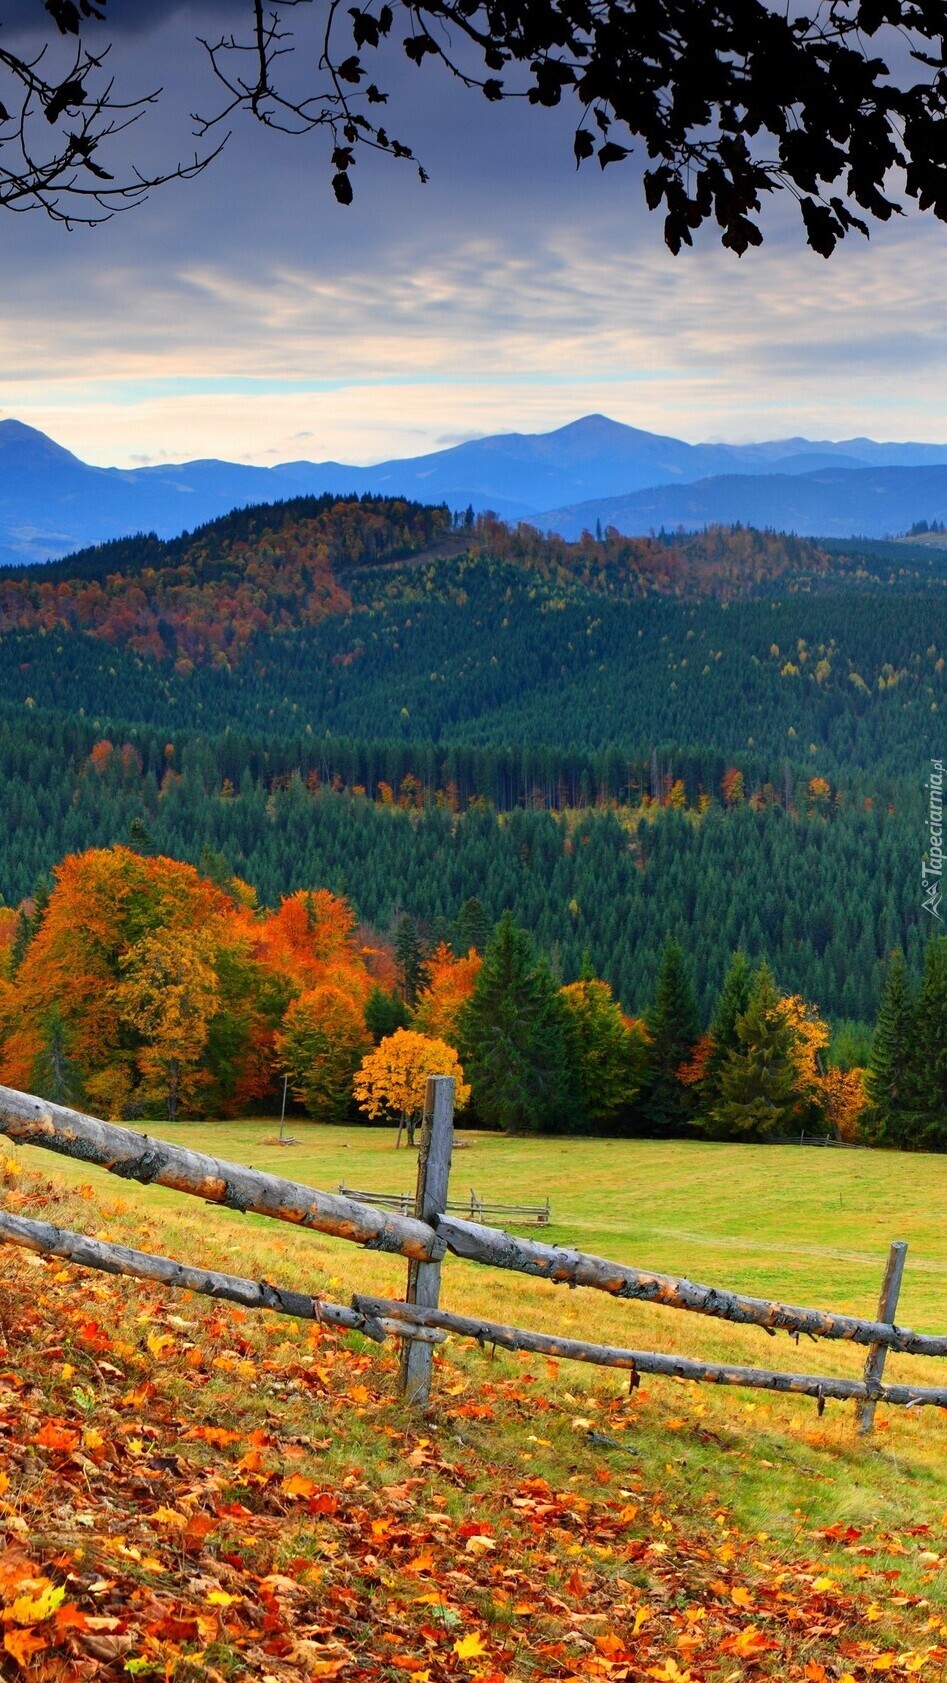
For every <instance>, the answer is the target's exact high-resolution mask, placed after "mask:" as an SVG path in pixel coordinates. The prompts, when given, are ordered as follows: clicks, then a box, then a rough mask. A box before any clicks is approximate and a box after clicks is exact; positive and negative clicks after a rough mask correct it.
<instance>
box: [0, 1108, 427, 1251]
mask: <svg viewBox="0 0 947 1683" xmlns="http://www.w3.org/2000/svg"><path fill="white" fill-rule="evenodd" d="M0 1134H5V1135H6V1136H7V1138H8V1139H10V1140H12V1141H13V1143H14V1145H35V1146H40V1147H42V1149H43V1150H45V1151H55V1152H58V1153H59V1154H60V1155H61V1156H63V1157H73V1158H76V1159H77V1160H78V1161H79V1162H80V1163H94V1164H96V1165H97V1166H98V1167H99V1168H102V1169H107V1170H108V1171H109V1173H110V1174H113V1175H118V1176H120V1177H121V1178H122V1179H123V1180H137V1181H140V1182H141V1183H142V1185H144V1186H149V1185H152V1184H153V1185H156V1186H167V1187H170V1188H171V1189H172V1190H173V1191H175V1192H188V1193H191V1194H192V1195H193V1196H194V1197H196V1198H203V1199H205V1201H206V1202H207V1203H209V1204H223V1205H224V1206H225V1207H226V1208H227V1209H230V1210H252V1211H253V1212H254V1213H255V1214H257V1215H265V1216H271V1217H273V1218H274V1219H275V1220H277V1221H289V1222H293V1223H295V1225H296V1226H298V1227H311V1228H315V1229H316V1231H317V1232H319V1233H331V1234H333V1235H334V1236H335V1238H337V1239H350V1240H351V1241H352V1243H353V1244H356V1245H364V1246H365V1248H366V1250H375V1251H393V1252H394V1253H395V1254H397V1255H401V1256H407V1257H413V1258H415V1259H417V1260H418V1261H423V1262H428V1261H431V1260H434V1259H435V1258H439V1257H441V1256H443V1254H444V1244H443V1241H442V1240H438V1239H437V1237H436V1236H435V1234H434V1233H433V1232H432V1231H431V1228H430V1227H429V1226H427V1225H426V1224H425V1223H423V1222H420V1221H416V1220H415V1219H414V1218H413V1217H411V1216H400V1215H394V1214H391V1213H388V1212H386V1211H381V1210H377V1209H370V1208H369V1207H368V1206H367V1205H365V1204H357V1203H355V1202H354V1200H352V1199H350V1198H340V1197H338V1196H337V1195H336V1194H335V1193H332V1192H318V1191H316V1190H315V1189H314V1188H313V1187H311V1186H302V1185H300V1184H299V1183H298V1182H296V1181H291V1180H283V1179H282V1177H281V1176H279V1175H268V1174H264V1173H262V1171H260V1170H258V1169H249V1168H247V1167H246V1165H245V1164H243V1163H228V1162H226V1161H225V1160H224V1159H223V1158H219V1157H207V1156H205V1155H204V1153H203V1152H199V1151H189V1150H187V1149H186V1148H185V1147H184V1146H180V1145H172V1144H171V1143H170V1142H169V1141H167V1140H160V1139H152V1138H150V1137H149V1136H148V1135H147V1134H136V1133H133V1132H132V1130H131V1129H130V1128H120V1127H117V1126H116V1125H115V1124H114V1123H113V1122H101V1121H99V1120H98V1118H97V1117H94V1116H84V1115H82V1114H81V1113H80V1112H79V1111H76V1110H68V1109H67V1108H66V1107H65V1106H64V1105H58V1104H49V1103H47V1101H46V1100H45V1099H36V1098H32V1097H31V1096H30V1095H29V1094H28V1093H18V1092H15V1091H14V1090H13V1088H12V1087H0Z"/></svg>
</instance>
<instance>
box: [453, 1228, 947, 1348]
mask: <svg viewBox="0 0 947 1683" xmlns="http://www.w3.org/2000/svg"><path fill="white" fill-rule="evenodd" d="M437 1231H438V1233H439V1234H440V1236H441V1238H442V1239H444V1240H445V1242H446V1244H447V1248H448V1250H449V1251H452V1252H453V1254H454V1255H455V1256H462V1257H465V1258H466V1259H467V1260H468V1261H470V1262H480V1263H483V1264H484V1265H485V1266H486V1267H489V1268H510V1269H513V1270H514V1271H515V1272H516V1273H519V1274H531V1275H533V1276H534V1278H537V1279H542V1280H552V1281H553V1283H554V1284H556V1285H568V1286H592V1287H594V1288H595V1289H596V1290H597V1291H604V1292H608V1293H609V1294H610V1295H611V1296H612V1297H629V1298H637V1299H639V1300H640V1301H642V1302H644V1303H658V1304H662V1305H663V1306H664V1307H665V1308H668V1309H687V1310H689V1311H690V1312H691V1313H692V1314H697V1315H711V1316H714V1317H715V1318H716V1319H718V1320H721V1321H733V1322H735V1323H736V1324H737V1325H742V1326H758V1327H763V1328H764V1330H765V1331H766V1332H771V1333H775V1332H776V1331H777V1330H780V1329H781V1330H782V1331H785V1332H789V1333H791V1334H792V1335H793V1336H795V1337H798V1335H799V1334H800V1333H805V1334H806V1336H807V1337H809V1338H840V1339H844V1340H847V1341H849V1342H850V1343H853V1344H883V1345H884V1346H885V1347H886V1348H887V1349H889V1350H899V1351H901V1352H902V1353H904V1354H907V1355H912V1356H947V1337H939V1336H935V1335H932V1334H929V1333H922V1332H912V1331H911V1330H910V1328H908V1327H898V1326H892V1325H890V1324H889V1323H888V1322H886V1321H863V1320H860V1319H859V1318H858V1317H857V1316H855V1315H838V1314H836V1313H835V1312H834V1311H832V1310H829V1309H804V1308H800V1307H798V1306H797V1305H796V1304H791V1303H777V1302H775V1301H770V1300H768V1299H767V1298H762V1297H745V1296H743V1294H742V1293H740V1292H732V1291H724V1290H722V1289H721V1288H720V1287H718V1286H702V1285H698V1284H696V1283H695V1282H694V1281H693V1280H685V1279H676V1278H675V1277H674V1276H673V1275H669V1274H654V1273H651V1272H650V1271H649V1270H645V1269H643V1268H632V1267H630V1266H629V1265H628V1264H626V1263H623V1262H610V1261H608V1260H607V1259H606V1258H605V1257H601V1256H588V1255H586V1253H585V1252H584V1251H575V1250H566V1249H565V1248H564V1247H563V1246H560V1245H545V1244H543V1243H541V1241H539V1240H538V1239H521V1238H518V1237H515V1236H514V1235H513V1234H511V1233H505V1232H503V1230H502V1229H501V1228H499V1227H482V1226H481V1225H480V1224H479V1223H478V1222H472V1221H459V1220H458V1219H457V1218H456V1217H455V1216H451V1215H442V1216H439V1217H438V1220H437Z"/></svg>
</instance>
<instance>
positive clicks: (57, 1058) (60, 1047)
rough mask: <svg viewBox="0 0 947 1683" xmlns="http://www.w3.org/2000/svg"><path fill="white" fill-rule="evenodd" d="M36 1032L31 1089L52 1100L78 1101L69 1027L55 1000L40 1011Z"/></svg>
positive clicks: (79, 1081)
mask: <svg viewBox="0 0 947 1683" xmlns="http://www.w3.org/2000/svg"><path fill="white" fill-rule="evenodd" d="M39 1032H40V1038H41V1042H42V1044H41V1049H40V1051H39V1052H38V1054H37V1057H36V1061H35V1063H34V1065H33V1086H32V1091H33V1092H35V1093H38V1094H39V1096H40V1097H41V1098H44V1099H52V1101H53V1103H54V1104H68V1105H73V1106H75V1105H78V1104H81V1103H82V1100H83V1090H82V1076H81V1074H80V1072H79V1070H78V1069H77V1067H76V1064H75V1062H74V1060H73V1058H72V1057H71V1056H70V1049H69V1031H68V1029H67V1027H66V1023H65V1020H64V1018H63V1014H62V1011H61V1010H60V1008H59V1006H58V1004H53V1005H50V1007H49V1009H48V1010H47V1011H45V1012H44V1013H43V1017H42V1020H41V1022H40V1024H39Z"/></svg>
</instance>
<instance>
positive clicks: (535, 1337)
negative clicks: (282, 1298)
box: [352, 1294, 947, 1408]
mask: <svg viewBox="0 0 947 1683" xmlns="http://www.w3.org/2000/svg"><path fill="white" fill-rule="evenodd" d="M352 1303H353V1306H354V1307H355V1308H356V1309H358V1310H359V1311H360V1312H361V1313H362V1314H364V1315H365V1317H366V1319H373V1318H377V1319H379V1320H381V1319H384V1320H388V1321H398V1320H400V1321H403V1322H408V1323H410V1324H411V1325H412V1326H417V1327H429V1328H437V1329H439V1330H441V1331H443V1332H452V1333H456V1334H457V1335H458V1336H459V1337H461V1338H473V1339H476V1341H477V1343H478V1344H483V1345H486V1344H491V1345H494V1344H495V1345H497V1346H498V1347H499V1348H500V1349H504V1350H528V1351H530V1352H533V1353H535V1354H536V1355H541V1356H552V1357H555V1358H558V1359H559V1360H562V1361H570V1362H592V1363H594V1364H595V1365H596V1366H598V1367H613V1368H624V1369H627V1371H628V1372H630V1373H632V1374H638V1373H655V1374H663V1375H665V1376H667V1377H668V1378H671V1379H690V1380H695V1381H697V1382H699V1383H702V1384H709V1385H740V1386H746V1388H747V1389H748V1390H757V1391H782V1392H791V1393H793V1394H794V1395H799V1396H807V1397H815V1398H816V1399H817V1401H819V1402H820V1403H822V1402H824V1401H826V1400H827V1399H829V1398H833V1399H837V1400H838V1401H840V1402H852V1401H861V1402H866V1403H878V1402H882V1403H895V1404H900V1405H901V1406H902V1407H905V1408H919V1407H922V1406H924V1405H928V1406H933V1407H935V1408H947V1387H944V1386H933V1385H882V1384H880V1383H876V1384H873V1383H872V1382H871V1381H870V1380H865V1379H828V1378H823V1377H819V1376H818V1375H817V1374H809V1373H782V1372H779V1371H776V1370H773V1369H769V1368H757V1367H734V1366H731V1365H730V1364H729V1363H723V1362H701V1361H692V1360H691V1359H690V1358H689V1357H686V1356H664V1355H659V1354H656V1353H655V1352H654V1351H651V1350H623V1349H620V1348H616V1347H615V1346H613V1345H610V1344H585V1343H582V1342H581V1341H580V1340H579V1339H575V1338H559V1337H557V1336H556V1335H554V1334H550V1333H545V1332H529V1331H527V1330H526V1328H525V1327H509V1326H504V1325H502V1324H501V1323H500V1322H498V1321H483V1320H479V1319H475V1318H473V1317H472V1316H468V1315H454V1314H451V1313H450V1312H449V1311H448V1310H446V1309H440V1308H438V1309H423V1308H421V1307H419V1306H417V1305H415V1304H413V1303H398V1302H395V1301H394V1300H393V1299H389V1298H384V1297H366V1296H362V1295H361V1294H360V1295H357V1296H356V1297H353V1299H352Z"/></svg>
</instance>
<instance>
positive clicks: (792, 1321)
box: [0, 1077, 947, 1430]
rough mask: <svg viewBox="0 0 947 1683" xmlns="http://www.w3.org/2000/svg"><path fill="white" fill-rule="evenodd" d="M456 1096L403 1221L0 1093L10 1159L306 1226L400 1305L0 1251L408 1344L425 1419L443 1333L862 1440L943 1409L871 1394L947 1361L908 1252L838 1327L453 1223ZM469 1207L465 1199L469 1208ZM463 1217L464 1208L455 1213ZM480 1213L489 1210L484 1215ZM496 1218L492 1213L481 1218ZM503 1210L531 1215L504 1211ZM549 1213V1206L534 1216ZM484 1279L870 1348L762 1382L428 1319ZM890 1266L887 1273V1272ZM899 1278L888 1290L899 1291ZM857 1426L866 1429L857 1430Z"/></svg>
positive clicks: (51, 1247)
mask: <svg viewBox="0 0 947 1683" xmlns="http://www.w3.org/2000/svg"><path fill="white" fill-rule="evenodd" d="M453 1090H454V1088H453V1082H452V1080H450V1079H449V1078H447V1077H432V1078H431V1079H430V1080H429V1082H428V1103H427V1107H426V1116H425V1125H424V1134H423V1136H422V1147H421V1155H420V1160H419V1170H418V1190H417V1193H416V1195H415V1200H414V1214H413V1215H409V1214H407V1213H401V1212H399V1213H394V1212H391V1211H382V1210H380V1209H379V1208H378V1207H377V1203H376V1204H373V1203H370V1202H365V1201H363V1200H364V1199H366V1198H369V1197H371V1198H374V1199H376V1200H377V1199H379V1198H380V1197H383V1196H385V1195H384V1194H359V1195H358V1196H357V1197H356V1196H354V1195H352V1194H351V1191H350V1190H340V1193H339V1194H338V1195H336V1194H332V1193H327V1192H320V1191H317V1190H316V1189H315V1188H313V1187H309V1186H305V1185H302V1184H299V1183H296V1182H293V1181H288V1180H283V1179H281V1178H280V1177H279V1176H276V1175H270V1174H266V1173H263V1172H262V1171H259V1170H254V1169H250V1168H247V1167H246V1166H245V1165H243V1164H238V1163H230V1162H227V1161H226V1160H224V1159H220V1158H216V1157H209V1156H205V1155H204V1154H202V1153H199V1152H193V1151H189V1150H187V1149H185V1148H184V1147H182V1146H179V1145H177V1144H172V1143H171V1142H169V1141H167V1140H159V1139H152V1138H150V1137H149V1136H147V1135H141V1134H137V1133H134V1132H133V1131H132V1130H130V1129H128V1128H123V1127H118V1126H116V1125H115V1124H113V1123H108V1122H103V1121H100V1120H99V1119H97V1118H95V1117H90V1116H84V1115H82V1114H81V1113H79V1112H77V1111H73V1110H70V1109H67V1108H66V1107H64V1106H61V1105H56V1104H51V1103H47V1102H45V1101H44V1100H41V1099H37V1098H35V1097H32V1096H31V1095H29V1094H24V1093H18V1092H15V1091H14V1090H13V1089H11V1088H5V1087H0V1135H6V1137H7V1138H8V1139H10V1140H11V1141H13V1143H14V1144H18V1145H31V1146H39V1147H41V1148H43V1149H45V1150H49V1151H53V1152H56V1153H59V1154H60V1155H63V1156H67V1157H70V1158H74V1159H76V1160H78V1161H79V1162H83V1163H88V1164H93V1165H95V1166H98V1167H100V1168H103V1169H106V1170H107V1171H109V1172H110V1173H112V1174H114V1175H118V1176H119V1177H120V1178H122V1179H126V1180H136V1181H140V1182H142V1183H143V1184H145V1185H148V1184H156V1185H160V1186H165V1187H168V1188H171V1189H173V1190H176V1191H179V1192H184V1193H188V1194H191V1195H193V1196H196V1197H200V1198H203V1199H204V1200H205V1201H206V1202H208V1203H213V1204H220V1205H222V1206H224V1207H226V1208H229V1209H234V1210H241V1211H250V1212H253V1213H257V1214H260V1215H264V1216H269V1217H272V1218H274V1219H277V1220H280V1221H287V1222H290V1223H293V1224H295V1225H297V1226H305V1227H309V1228H313V1229H315V1230H317V1231H319V1232H323V1233H328V1234H331V1235H333V1236H335V1237H337V1238H341V1239H346V1240H349V1241H351V1242H352V1243H355V1244H360V1245H362V1246H364V1247H366V1248H367V1249H372V1250H379V1251H385V1252H389V1253H392V1254H397V1255H401V1256H404V1257H407V1258H408V1262H409V1276H408V1290H407V1298H408V1301H407V1302H405V1303H402V1302H400V1301H395V1300H393V1299H387V1298H371V1297H365V1296H362V1297H358V1296H357V1297H356V1298H354V1299H353V1304H352V1307H351V1308H344V1307H343V1306H342V1305H340V1304H329V1303H325V1302H323V1301H322V1300H321V1299H320V1298H319V1297H318V1296H307V1295H306V1294H305V1293H301V1292H295V1291H289V1290H287V1289H286V1288H283V1287H280V1286H274V1285H271V1284H269V1283H268V1282H266V1281H253V1280H247V1279H243V1278H241V1277H239V1276H236V1275H229V1274H221V1273H216V1272H214V1271H212V1270H206V1269H202V1268H195V1267H191V1266H190V1265H187V1264H184V1263H180V1262H175V1261H172V1260H171V1259H170V1258H167V1257H156V1256H152V1255H149V1254H148V1253H146V1252H142V1251H134V1250H130V1249H128V1248H127V1247H125V1246H122V1245H115V1244H109V1243H105V1242H104V1241H101V1240H94V1239H89V1238H85V1237H84V1236H82V1235H80V1234H76V1233H71V1232H68V1231H66V1230H65V1229H61V1228H57V1227H54V1226H52V1225H51V1224H49V1223H46V1222H35V1221H28V1220H26V1219H25V1218H23V1217H20V1216H14V1215H11V1214H6V1213H4V1212H3V1211H0V1243H8V1244H14V1245H20V1246H23V1247H25V1248H27V1249H29V1250H32V1251H34V1252H37V1253H38V1254H40V1255H47V1256H60V1257H64V1258H66V1259H67V1260H69V1261H71V1262H74V1263H76V1264H77V1265H79V1266H83V1267H90V1268H96V1269H99V1270H101V1271H104V1272H106V1273H111V1274H126V1275H131V1276H133V1277H137V1278H141V1279H146V1280H154V1281H156V1282H157V1283H159V1284H162V1285H166V1286H172V1287H178V1288H182V1289H187V1290H191V1291H195V1292H198V1293H202V1294H203V1295H205V1296H209V1297H216V1298H224V1299H228V1300H230V1301H232V1302H235V1303H239V1304H241V1305H243V1306H244V1307H248V1308H259V1309H271V1310H274V1311H275V1312H276V1313H281V1314H288V1315H295V1316H298V1317H299V1318H301V1319H305V1320H314V1321H319V1320H321V1321H323V1322H325V1323H326V1324H328V1325H333V1326H337V1327H340V1328H343V1329H346V1330H350V1331H359V1332H363V1333H365V1334H366V1335H367V1336H369V1337H371V1338H375V1339H384V1337H385V1336H386V1335H391V1336H395V1337H397V1338H399V1339H401V1340H403V1341H405V1342H404V1345H403V1348H404V1350H405V1351H407V1352H408V1354H407V1355H406V1357H405V1358H403V1360H402V1388H403V1390H404V1392H405V1394H406V1396H407V1397H408V1398H409V1400H411V1401H414V1402H415V1403H418V1404H420V1405H421V1406H424V1405H425V1404H426V1401H427V1398H428V1395H429V1390H430V1375H431V1369H430V1361H431V1350H430V1345H431V1344H432V1343H434V1342H439V1341H440V1340H442V1339H443V1338H444V1337H445V1336H446V1335H447V1334H449V1333H454V1334H455V1335H457V1336H460V1337H464V1338H471V1339H475V1340H476V1341H477V1342H479V1343H480V1344H493V1345H497V1346H500V1347H504V1348H507V1349H512V1350H525V1351H534V1352H536V1353H539V1354H544V1355H548V1356H558V1357H561V1358H563V1359H567V1360H570V1361H582V1362H592V1363H596V1364H598V1365H600V1366H604V1367H613V1368H623V1369H627V1370H628V1371H629V1372H630V1373H631V1375H632V1380H633V1382H634V1377H635V1375H636V1374H638V1373H650V1374H663V1375H668V1376H670V1377H673V1378H678V1379H687V1380H696V1381H702V1382H705V1383H711V1384H717V1385H736V1386H746V1387H748V1388H750V1389H766V1390H772V1391H779V1392H787V1393H798V1394H803V1395H808V1396H813V1397H815V1398H816V1399H817V1400H818V1402H819V1407H820V1410H821V1408H822V1405H823V1404H824V1402H825V1400H826V1399H828V1398H837V1399H840V1400H842V1401H852V1400H854V1401H857V1402H859V1403H860V1404H861V1414H860V1418H861V1421H862V1429H863V1430H866V1429H870V1416H871V1412H872V1410H871V1405H873V1404H874V1403H876V1402H885V1403H896V1404H899V1405H902V1406H905V1407H909V1408H910V1407H919V1406H922V1405H925V1404H928V1405H935V1406H938V1407H947V1387H944V1388H939V1387H932V1386H912V1385H904V1384H897V1385H885V1384H882V1382H881V1380H882V1370H883V1365H884V1357H885V1354H886V1352H887V1351H888V1350H893V1351H897V1352H900V1353H903V1354H908V1355H916V1356H934V1357H943V1356H945V1355H947V1336H934V1335H931V1334H926V1333H917V1332H914V1331H912V1330H911V1329H910V1328H907V1327H900V1326H897V1325H895V1324H893V1323H894V1314H895V1309H896V1304H897V1289H898V1286H899V1284H900V1277H901V1271H903V1263H904V1257H903V1253H904V1251H905V1250H906V1247H905V1246H903V1245H899V1244H896V1245H893V1246H892V1249H891V1257H889V1268H888V1273H887V1274H886V1276H885V1286H884V1289H883V1291H882V1296H881V1301H880V1304H879V1318H878V1319H876V1320H867V1319H863V1318H861V1317H859V1316H854V1315H847V1314H838V1313H836V1312H835V1311H832V1310H825V1309H811V1308H805V1307H800V1306H798V1305H794V1304H785V1303H780V1302H777V1301H775V1300H769V1299H765V1298H757V1297H751V1296H747V1295H745V1294H743V1293H739V1292H733V1291H726V1290H722V1289H720V1288H718V1287H713V1286H706V1285H700V1284H697V1283H695V1282H693V1281H691V1280H687V1279H684V1278H677V1277H675V1276H672V1275H666V1274H658V1273H655V1272H652V1271H650V1270H645V1269H640V1268H634V1267H631V1266H629V1265H628V1264H625V1263H619V1262H612V1261H610V1260H608V1259H607V1258H604V1257H598V1256H593V1255H589V1254H587V1253H586V1252H584V1251H579V1250H574V1249H570V1248H567V1247H564V1246H558V1245H549V1244H544V1243H541V1242H540V1241H538V1240H533V1239H525V1238H520V1237H518V1236H514V1235H512V1234H510V1233H507V1232H504V1231H503V1230H502V1229H499V1228H495V1227H489V1226H485V1225H483V1224H482V1223H480V1222H475V1221H467V1220H463V1219H459V1218H458V1217H457V1216H456V1215H454V1214H452V1213H450V1212H451V1208H452V1206H451V1205H450V1204H449V1203H448V1201H447V1184H448V1178H449V1171H450V1155H451V1144H452V1139H453ZM474 1196H475V1195H474ZM460 1207H461V1208H462V1209H468V1208H469V1206H468V1204H467V1203H466V1202H465V1203H464V1204H462V1205H461V1206H460ZM483 1207H489V1206H483ZM493 1207H494V1208H495V1207H496V1206H493ZM507 1208H512V1209H522V1208H531V1209H532V1208H535V1206H507ZM546 1209H547V1210H548V1203H547V1205H546ZM448 1252H450V1253H452V1254H453V1255H455V1256H458V1257H461V1258H464V1259H466V1260H468V1261H472V1262H476V1263H479V1264H482V1265H484V1266H487V1267H492V1268H501V1269H508V1270H513V1271H516V1272H518V1273H522V1274H526V1275H529V1276H532V1277H533V1278H538V1279H546V1280H549V1281H551V1282H553V1283H557V1284H565V1285H568V1286H586V1287H591V1288H593V1289H595V1290H598V1291H604V1292H606V1293H608V1294H609V1295H610V1296H612V1297H619V1298H627V1299H634V1300H638V1301H642V1302H647V1303H654V1304H657V1305H660V1306H663V1307H666V1308H672V1309H679V1310H684V1311H687V1312H690V1313H692V1314H700V1315H704V1316H708V1317H711V1318H714V1319H718V1320H723V1321H727V1322H732V1323H734V1324H737V1325H746V1326H757V1327H760V1328H761V1329H762V1330H764V1331H766V1332H767V1333H770V1334H772V1335H775V1333H776V1332H777V1331H785V1332H788V1333H789V1334H790V1336H792V1337H794V1338H795V1339H796V1340H798V1338H799V1336H800V1334H805V1335H806V1336H808V1337H810V1338H812V1339H814V1340H815V1339H819V1338H827V1339H832V1340H842V1341H845V1342H848V1343H853V1344H856V1345H867V1346H868V1347H869V1360H868V1365H867V1367H866V1370H865V1378H864V1379H861V1380H850V1379H836V1378H820V1377H818V1376H816V1375H811V1374H800V1373H784V1372H779V1371H775V1370H770V1369H765V1368H750V1367H737V1366H733V1365H730V1364H725V1363H714V1362H703V1361H699V1360H691V1359H690V1358H687V1357H680V1356H676V1355H663V1354H659V1353H656V1352H649V1351H640V1350H630V1349H623V1348H620V1347H617V1346H610V1345H597V1344H588V1343H584V1342H582V1341H580V1340H577V1339H570V1338H560V1337H558V1336H557V1335H554V1334H547V1333H540V1332H531V1331H528V1330H526V1329H525V1328H518V1327H508V1326H504V1325H502V1324H500V1323H496V1322H489V1321H483V1320H481V1319H479V1318H472V1317H466V1316H460V1315H454V1314H452V1313H449V1312H448V1311H446V1310H443V1309H441V1308H440V1307H439V1303H438V1292H439V1280H440V1267H439V1264H440V1262H441V1259H442V1258H443V1257H444V1256H445V1255H446V1254H447V1253H448ZM895 1253H899V1261H898V1264H897V1268H895V1264H894V1260H893V1259H894V1258H895ZM895 1276H897V1278H896V1280H895ZM865 1422H867V1425H866V1424H865Z"/></svg>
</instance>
